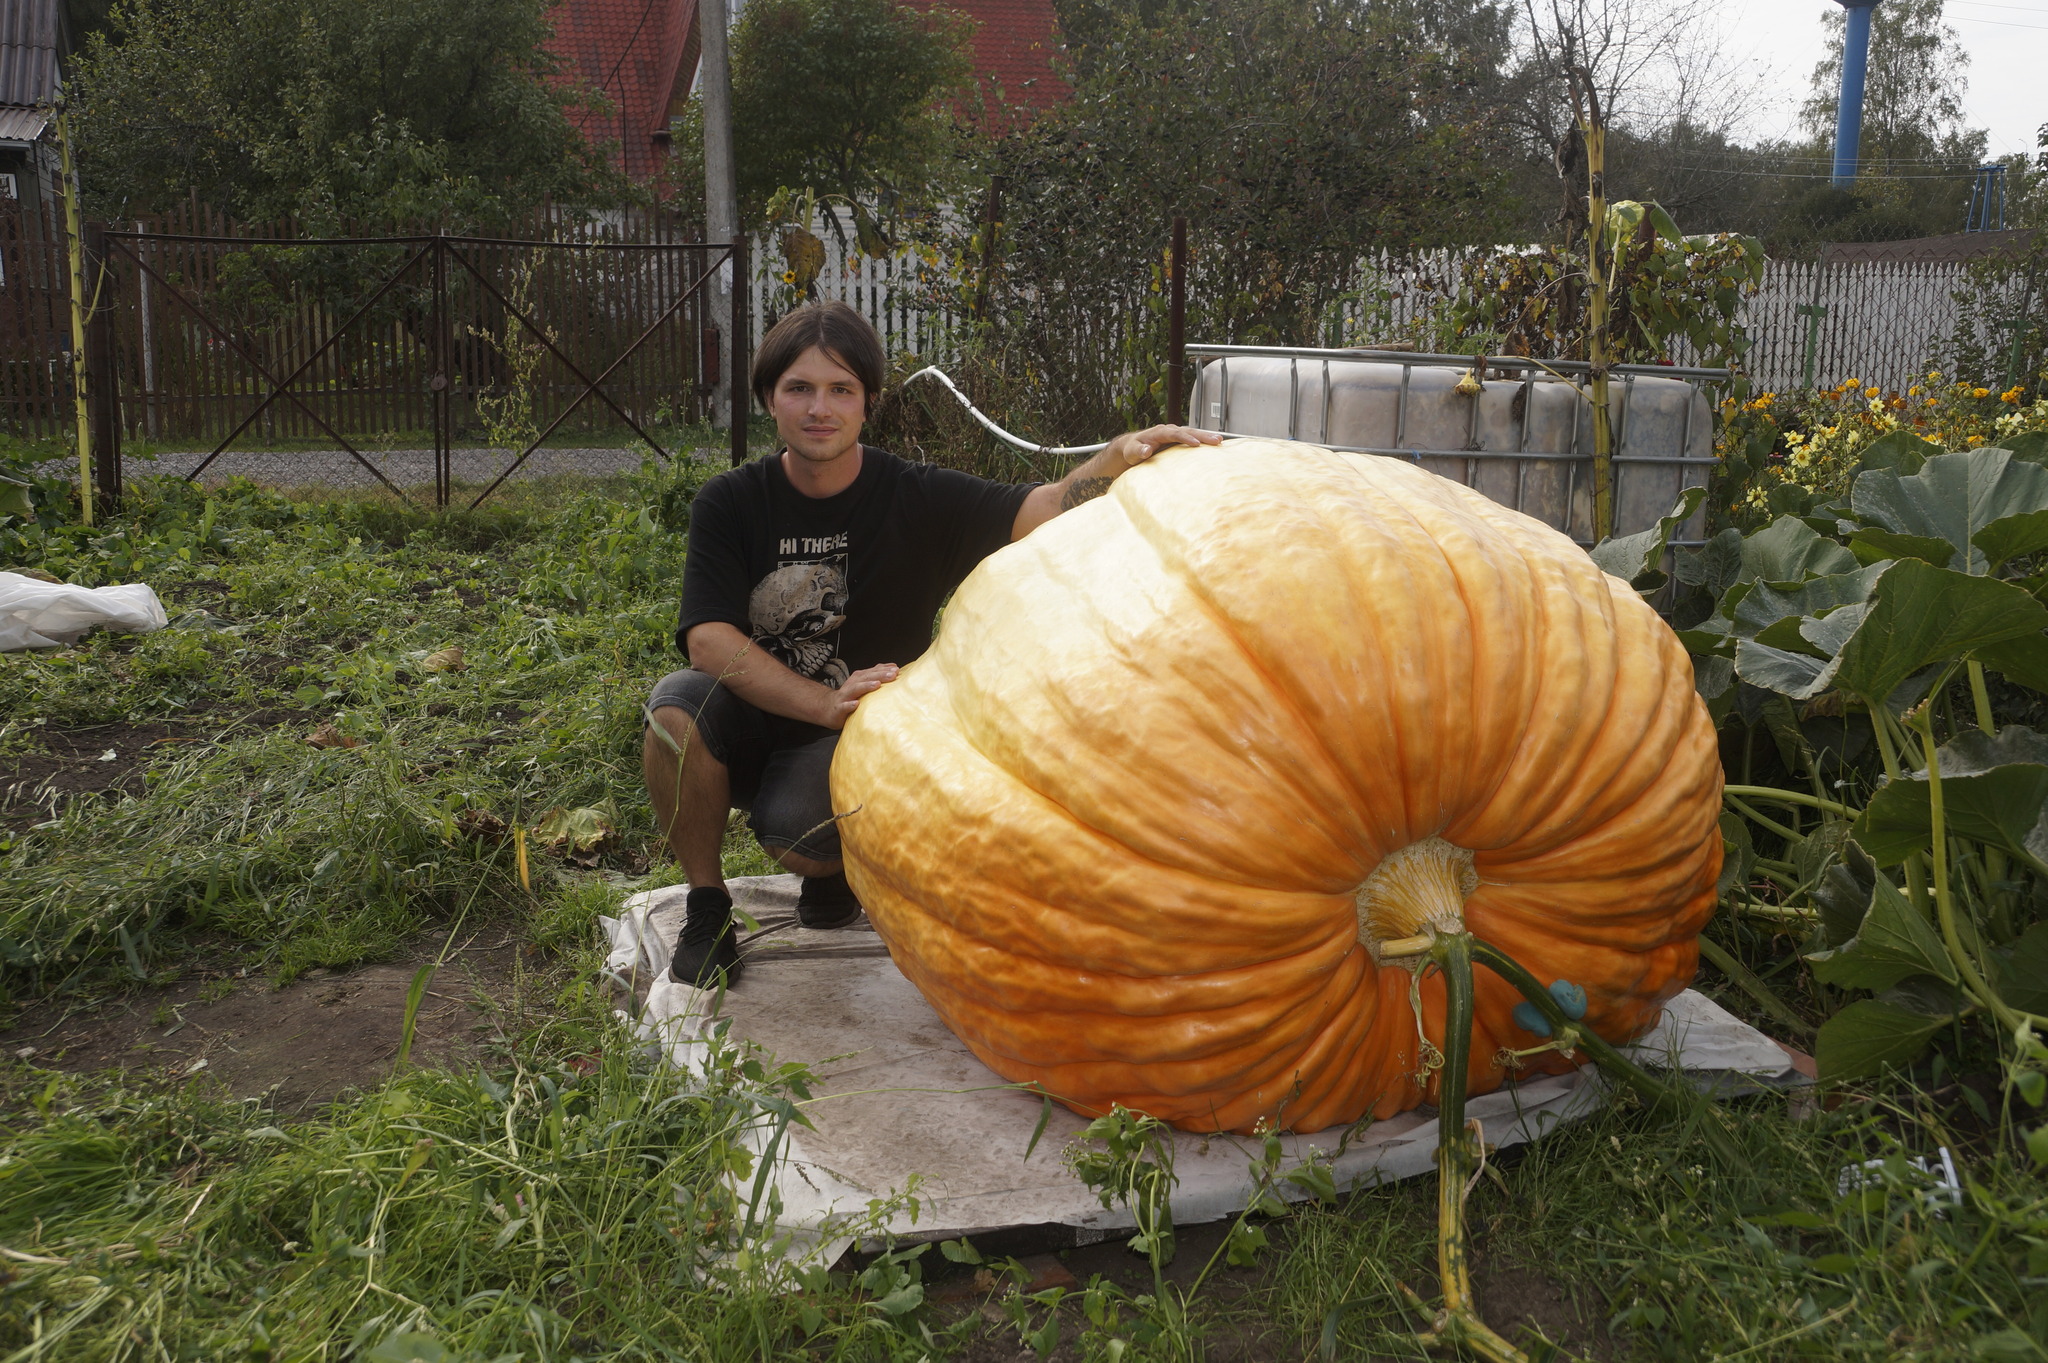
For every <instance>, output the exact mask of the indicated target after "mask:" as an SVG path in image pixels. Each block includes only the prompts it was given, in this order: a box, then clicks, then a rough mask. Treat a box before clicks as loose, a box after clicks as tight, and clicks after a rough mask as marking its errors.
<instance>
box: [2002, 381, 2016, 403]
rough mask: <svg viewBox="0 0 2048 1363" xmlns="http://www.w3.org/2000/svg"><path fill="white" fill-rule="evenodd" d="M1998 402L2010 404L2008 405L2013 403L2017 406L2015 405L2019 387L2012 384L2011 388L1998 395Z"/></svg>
mask: <svg viewBox="0 0 2048 1363" xmlns="http://www.w3.org/2000/svg"><path fill="white" fill-rule="evenodd" d="M1998 400H1999V401H2000V402H2010V403H2013V404H2015V405H2017V404H2018V403H2019V400H2020V387H2019V385H2018V384H2014V385H2013V386H2012V387H2010V388H2008V389H2006V390H2005V391H2004V392H2003V393H2000V394H1999V395H1998Z"/></svg>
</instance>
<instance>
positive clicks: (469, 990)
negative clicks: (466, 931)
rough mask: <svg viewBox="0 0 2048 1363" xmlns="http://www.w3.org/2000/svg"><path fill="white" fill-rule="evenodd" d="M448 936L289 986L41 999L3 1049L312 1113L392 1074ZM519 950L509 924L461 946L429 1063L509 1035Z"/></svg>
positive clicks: (431, 1016) (425, 1016) (438, 977)
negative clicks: (192, 1084) (507, 1008)
mask: <svg viewBox="0 0 2048 1363" xmlns="http://www.w3.org/2000/svg"><path fill="white" fill-rule="evenodd" d="M442 948H443V938H442V937H441V936H440V935H435V936H432V937H423V938H421V939H418V940H416V941H415V943H414V944H413V948H412V950H410V951H408V952H406V953H404V954H402V955H401V957H400V958H399V959H397V960H393V961H387V962H381V963H379V964H376V965H365V966H361V967H358V968H356V969H353V970H346V971H330V970H309V971H307V972H306V973H305V974H303V975H301V976H300V977H299V978H298V979H296V980H294V981H293V982H292V983H290V984H289V985H286V986H285V987H284V988H282V989H277V988H273V987H272V985H271V982H270V981H269V980H268V979H266V978H264V977H262V976H260V975H256V974H250V975H247V976H236V975H219V974H214V975H212V976H211V977H210V978H209V977H208V974H207V973H206V972H193V973H191V974H189V975H188V976H187V977H186V978H184V979H181V980H180V981H179V982H178V983H176V984H173V985H170V986H168V987H163V988H150V989H140V990H137V991H135V992H134V993H132V994H127V995H124V996H120V997H117V998H113V999H109V1000H105V1001H103V1002H100V1003H97V1004H94V1005H86V1006H81V1005H79V1004H77V1003H75V1002H73V1003H68V1004H67V1003H66V1002H65V1001H64V1000H61V999H56V1000H48V1001H44V1002H38V1003H36V1004H33V1005H31V1006H30V1007H28V1008H26V1009H24V1010H23V1011H22V1012H21V1013H20V1014H19V1015H18V1016H17V1017H16V1018H15V1019H14V1025H13V1026H11V1027H9V1028H8V1029H7V1030H6V1031H4V1032H0V1051H4V1052H5V1053H6V1054H10V1055H15V1056H22V1057H23V1058H32V1059H33V1060H34V1061H35V1062H36V1063H37V1064H38V1065H45V1066H51V1067H55V1068H61V1069H66V1070H78V1071H91V1070H106V1069H115V1068H119V1069H127V1070H144V1071H154V1072H157V1073H159V1074H163V1075H165V1076H168V1077H177V1076H180V1075H185V1074H201V1073H203V1074H205V1075H207V1076H209V1077H210V1078H211V1079H213V1080H214V1081H215V1082H216V1083H218V1084H220V1085H222V1086H223V1087H224V1088H226V1090H227V1091H228V1092H229V1093H230V1094H231V1095H233V1096H234V1097H237V1098H257V1097H266V1096H267V1098H268V1101H269V1103H270V1104H271V1106H272V1107H273V1108H274V1109H275V1110H276V1111H277V1112H278V1113H279V1114H281V1115H284V1116H296V1115H306V1114H310V1112H311V1111H312V1110H313V1109H315V1108H318V1107H320V1106H322V1105H323V1104H326V1103H329V1102H332V1101H333V1100H335V1099H336V1098H339V1097H341V1096H342V1095H343V1094H345V1093H347V1092H349V1091H350V1090H352V1089H367V1088H371V1087H373V1086H375V1085H376V1084H378V1083H379V1082H381V1081H382V1080H383V1079H384V1078H385V1077H386V1076H388V1075H389V1074H390V1073H391V1068H392V1065H393V1063H394V1062H395V1061H396V1060H397V1058H398V1043H399V1037H400V1034H401V1033H402V1031H403V1029H404V1021H405V995H406V990H407V989H408V988H409V987H410V986H411V984H412V980H413V976H414V975H415V974H416V973H417V972H418V970H419V968H420V966H421V965H422V964H424V963H426V962H428V961H431V960H434V959H436V958H437V957H439V956H440V955H441V953H442ZM520 950H521V949H520V947H519V945H518V944H517V943H516V942H515V941H513V940H512V939H511V937H510V936H509V933H508V930H507V929H506V928H505V927H504V926H503V925H501V924H496V923H490V924H486V925H484V926H483V927H482V928H481V929H479V930H478V931H477V932H476V933H475V934H474V935H472V936H470V937H469V938H467V939H466V940H463V941H458V942H455V943H453V944H451V945H450V946H449V948H448V951H447V957H446V959H445V961H443V963H442V965H441V967H440V969H439V970H437V971H436V972H435V974H434V977H433V979H432V980H431V981H430V982H429V984H428V987H427V995H426V997H425V998H424V999H423V1000H422V1001H421V1005H420V1012H419V1019H418V1023H417V1025H416V1027H415V1030H414V1038H413V1049H412V1059H413V1060H414V1061H415V1062H416V1063H419V1064H428V1065H443V1066H446V1065H460V1064H462V1063H464V1062H466V1061H468V1060H469V1059H471V1058H472V1057H474V1056H476V1055H477V1054H479V1052H480V1050H481V1049H482V1047H483V1046H485V1045H487V1044H488V1043H489V1042H490V1041H491V1040H492V1039H493V1038H494V1037H496V1036H498V1035H499V1034H500V1028H499V1023H498V1021H497V1018H498V1016H500V1015H499V1014H498V1013H497V1012H496V1010H497V1008H499V1007H501V1006H502V1003H501V1002H500V1003H493V1002H491V1001H492V1000H498V1001H502V1000H504V999H506V998H509V997H511V995H512V993H513V986H514V981H515V980H516V978H517V977H518V975H519V973H520V960H519V952H520Z"/></svg>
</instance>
